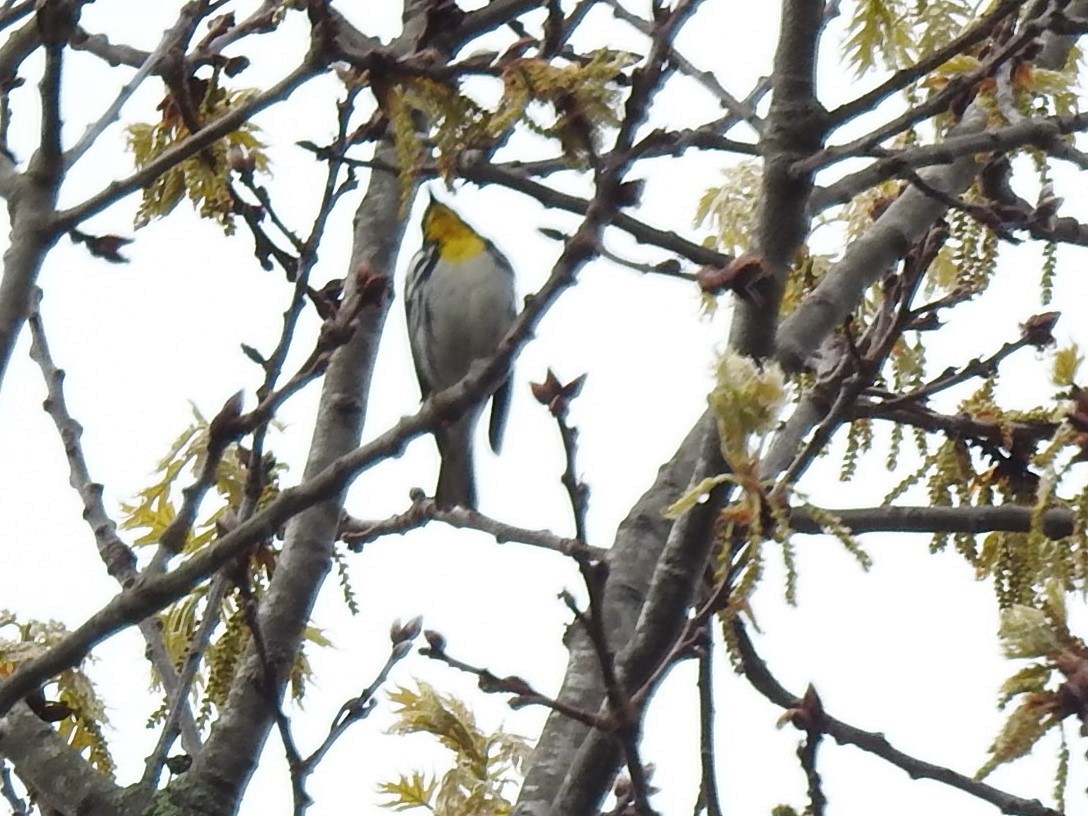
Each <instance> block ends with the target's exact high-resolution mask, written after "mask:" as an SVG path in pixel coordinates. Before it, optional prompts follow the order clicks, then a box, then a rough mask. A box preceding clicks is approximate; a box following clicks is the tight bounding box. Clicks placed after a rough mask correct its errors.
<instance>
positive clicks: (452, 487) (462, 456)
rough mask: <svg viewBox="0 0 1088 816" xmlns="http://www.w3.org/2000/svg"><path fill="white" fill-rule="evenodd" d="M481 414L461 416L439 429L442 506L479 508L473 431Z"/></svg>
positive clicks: (439, 501)
mask: <svg viewBox="0 0 1088 816" xmlns="http://www.w3.org/2000/svg"><path fill="white" fill-rule="evenodd" d="M478 418H479V415H478V414H475V415H473V414H469V415H467V416H463V417H461V419H459V420H458V421H457V422H454V423H452V424H451V425H449V426H448V427H445V428H440V429H439V430H438V431H437V432H436V433H435V441H436V442H437V443H438V452H439V454H441V456H442V466H441V468H440V469H439V471H438V487H437V488H436V489H435V491H434V500H435V503H436V504H437V505H438V506H439V507H442V508H444V509H445V508H450V507H467V508H468V509H470V510H475V509H476V473H475V470H474V469H473V463H472V432H473V430H474V429H475V427H476V420H477V419H478Z"/></svg>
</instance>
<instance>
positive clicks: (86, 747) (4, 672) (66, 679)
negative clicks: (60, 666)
mask: <svg viewBox="0 0 1088 816" xmlns="http://www.w3.org/2000/svg"><path fill="white" fill-rule="evenodd" d="M11 630H13V631H12V635H13V637H10V638H8V637H0V679H2V678H4V677H7V676H8V675H10V674H11V673H12V672H13V671H15V670H16V669H17V668H19V666H20V665H22V664H23V663H26V662H27V661H30V660H33V659H34V658H36V657H39V656H40V655H42V654H44V653H45V652H47V651H48V650H49V649H51V648H52V647H53V646H55V645H56V644H57V643H59V642H60V641H61V640H62V639H63V638H64V637H65V636H66V635H67V634H68V629H67V627H66V626H64V624H62V623H59V622H58V621H40V620H33V619H31V620H27V621H25V622H23V621H20V620H19V619H18V618H17V617H16V616H15V615H14V614H12V613H11V612H8V611H7V610H0V631H11ZM42 692H43V693H44V694H45V695H46V696H47V697H49V698H51V700H55V701H56V702H58V703H60V704H62V705H63V706H66V707H67V709H68V716H66V717H64V718H63V719H61V720H60V721H59V722H58V723H57V726H56V728H57V733H58V734H59V735H60V736H61V737H62V738H63V739H64V740H65V741H66V742H67V743H68V745H70V746H71V747H72V748H74V749H75V750H77V751H79V752H80V753H81V754H83V755H84V756H85V757H86V758H87V761H88V762H89V763H90V764H91V765H92V767H94V768H95V769H96V770H98V771H99V772H100V773H102V774H103V775H105V776H108V777H109V778H111V779H112V778H113V774H114V771H115V769H116V766H115V765H114V761H113V757H112V755H111V754H110V749H109V745H108V743H107V742H106V737H105V735H104V734H103V732H102V726H104V725H106V724H107V723H108V722H109V720H108V718H107V717H106V709H105V706H104V705H103V704H102V700H101V699H100V698H99V696H98V691H97V689H96V688H95V685H94V683H93V682H92V681H91V679H90V677H88V676H87V674H86V672H84V670H83V668H82V667H81V666H76V667H74V668H70V669H65V670H64V671H62V672H61V673H60V674H58V675H57V676H56V677H55V678H53V680H51V681H50V682H49V683H47V684H46V685H45V687H43V688H42Z"/></svg>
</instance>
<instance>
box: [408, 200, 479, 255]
mask: <svg viewBox="0 0 1088 816" xmlns="http://www.w3.org/2000/svg"><path fill="white" fill-rule="evenodd" d="M423 237H424V239H425V240H427V241H429V242H431V243H433V244H435V245H436V246H437V247H438V254H439V256H440V257H441V258H442V260H443V261H448V262H450V263H461V262H462V261H466V260H468V259H469V258H474V257H475V256H476V255H478V254H480V253H481V252H483V251H484V249H485V244H484V239H483V238H481V237H480V236H479V235H477V234H476V233H475V232H474V231H473V229H472V227H470V226H469V225H468V224H466V223H465V222H464V221H462V220H461V218H460V216H458V215H457V213H455V212H454V211H453V210H451V209H450V208H449V207H447V206H445V205H444V204H439V203H438V202H437V201H432V202H431V203H430V205H429V206H428V207H427V212H425V213H424V214H423Z"/></svg>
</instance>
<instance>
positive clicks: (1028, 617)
mask: <svg viewBox="0 0 1088 816" xmlns="http://www.w3.org/2000/svg"><path fill="white" fill-rule="evenodd" d="M1000 636H1001V643H1002V647H1003V650H1004V652H1005V656H1006V657H1007V658H1009V659H1010V660H1028V661H1031V662H1030V663H1028V665H1026V666H1024V667H1023V668H1021V669H1019V670H1018V671H1017V672H1016V673H1015V674H1013V675H1012V676H1011V677H1010V678H1009V679H1008V680H1006V681H1005V683H1004V684H1003V685H1002V687H1001V699H1000V701H999V702H1000V705H1001V707H1002V708H1004V707H1006V706H1007V705H1009V704H1010V703H1011V702H1013V701H1014V700H1015V701H1017V706H1016V707H1015V708H1014V709H1013V710H1012V712H1011V713H1010V714H1009V717H1008V719H1007V720H1006V721H1005V725H1004V726H1003V727H1002V729H1001V733H1000V734H998V736H997V738H996V739H995V740H994V742H993V744H992V745H991V746H990V751H989V753H990V758H989V759H988V760H987V761H986V763H985V764H984V765H983V766H982V767H981V768H980V769H979V770H978V772H977V773H976V774H975V776H976V778H977V779H983V778H985V777H986V776H988V775H989V774H991V773H992V772H993V771H994V770H996V769H997V768H998V767H1000V766H1001V765H1004V764H1006V763H1009V762H1012V761H1013V760H1015V759H1018V758H1020V757H1022V756H1025V755H1026V754H1028V753H1029V752H1030V751H1031V749H1032V748H1033V747H1034V746H1035V744H1036V743H1038V741H1039V740H1040V739H1041V738H1042V737H1043V736H1044V735H1045V734H1046V733H1047V732H1049V731H1051V730H1053V729H1055V728H1058V729H1059V730H1060V728H1059V727H1060V725H1061V723H1062V721H1063V720H1064V719H1065V718H1066V717H1068V716H1072V715H1076V714H1078V713H1079V712H1080V710H1081V705H1082V703H1081V701H1082V700H1083V694H1084V692H1085V691H1086V683H1088V645H1085V643H1084V641H1083V640H1081V639H1080V638H1077V637H1074V636H1073V635H1072V634H1071V633H1070V631H1069V626H1068V622H1067V616H1066V609H1065V602H1064V591H1063V589H1062V587H1061V586H1060V585H1058V584H1057V583H1052V584H1051V585H1050V586H1049V587H1047V589H1046V591H1045V592H1044V593H1043V595H1042V597H1041V598H1040V600H1039V602H1038V604H1037V605H1035V606H1026V605H1019V604H1017V605H1013V606H1009V607H1007V608H1006V609H1005V610H1004V611H1003V612H1002V616H1001V630H1000ZM1068 753H1069V749H1068V745H1067V744H1066V743H1065V735H1064V733H1063V734H1062V741H1061V748H1060V752H1059V757H1058V764H1057V768H1056V774H1055V798H1056V799H1057V800H1058V801H1059V803H1060V805H1059V806H1061V803H1063V802H1064V798H1065V797H1064V789H1065V785H1066V783H1067V781H1068Z"/></svg>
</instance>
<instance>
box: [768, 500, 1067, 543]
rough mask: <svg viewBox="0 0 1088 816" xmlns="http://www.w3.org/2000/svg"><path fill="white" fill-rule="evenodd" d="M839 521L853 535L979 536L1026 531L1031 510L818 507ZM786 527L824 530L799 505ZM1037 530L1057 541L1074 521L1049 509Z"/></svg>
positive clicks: (1061, 510) (1017, 507) (1030, 526)
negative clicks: (919, 534) (942, 534)
mask: <svg viewBox="0 0 1088 816" xmlns="http://www.w3.org/2000/svg"><path fill="white" fill-rule="evenodd" d="M821 512H826V513H827V514H828V515H830V516H834V517H835V518H836V519H838V520H839V521H841V522H842V524H843V526H844V527H845V528H846V529H848V530H850V532H852V533H854V534H855V535H861V534H863V533H969V534H972V535H983V534H985V533H992V532H1008V533H1029V532H1031V531H1032V530H1033V529H1035V527H1034V526H1033V522H1034V516H1035V510H1034V508H1032V507H1025V506H1022V505H1015V504H1001V505H996V506H993V507H987V506H979V507H931V506H920V507H905V506H896V505H891V506H881V507H851V508H842V509H834V508H821ZM789 518H790V529H791V530H793V531H794V532H797V533H808V534H813V535H819V534H822V533H824V532H825V531H824V529H823V528H822V527H821V526H820V523H819V522H818V521H817V520H816V519H815V518H813V516H812V513H810V512H809V511H808V510H806V509H805V508H803V507H797V508H793V509H792V510H791V511H790V516H789ZM1041 530H1042V532H1043V534H1044V535H1046V536H1047V537H1048V538H1051V539H1054V540H1057V539H1061V538H1066V537H1068V536H1071V535H1074V534H1076V533H1077V532H1078V531H1077V521H1076V516H1075V515H1074V513H1073V511H1072V510H1067V509H1065V508H1052V509H1050V510H1046V511H1044V512H1043V515H1042V524H1041Z"/></svg>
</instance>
